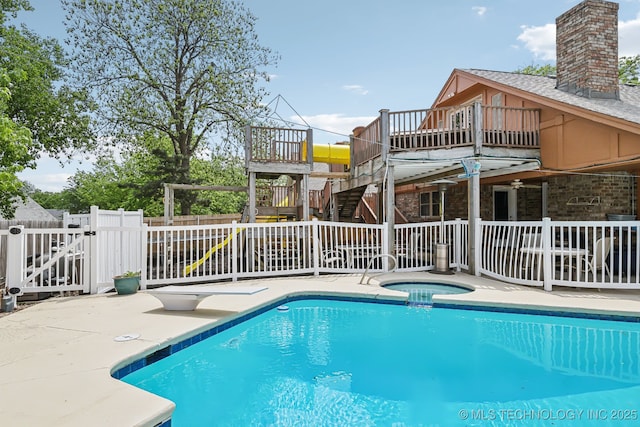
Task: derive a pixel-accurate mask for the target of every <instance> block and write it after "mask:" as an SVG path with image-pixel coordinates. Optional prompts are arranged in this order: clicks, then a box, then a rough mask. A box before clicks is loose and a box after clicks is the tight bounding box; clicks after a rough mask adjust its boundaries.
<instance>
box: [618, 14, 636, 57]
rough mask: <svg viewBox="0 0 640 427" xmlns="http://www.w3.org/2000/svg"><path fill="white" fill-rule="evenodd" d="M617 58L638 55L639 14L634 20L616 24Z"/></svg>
mask: <svg viewBox="0 0 640 427" xmlns="http://www.w3.org/2000/svg"><path fill="white" fill-rule="evenodd" d="M618 38H619V40H620V45H619V46H618V56H635V55H639V54H640V13H638V16H636V18H635V19H631V20H629V21H619V22H618Z"/></svg>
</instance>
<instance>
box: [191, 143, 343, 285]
mask: <svg viewBox="0 0 640 427" xmlns="http://www.w3.org/2000/svg"><path fill="white" fill-rule="evenodd" d="M350 157H351V149H350V147H349V146H348V145H340V144H333V145H329V144H314V145H313V161H314V162H319V163H331V164H339V165H349V164H350V160H351V159H350ZM302 159H303V160H306V159H307V141H303V142H302ZM287 203H288V198H287V199H285V200H283V201H281V202H280V203H279V204H280V205H282V206H286V204H287ZM241 230H242V229H240V228H239V229H238V230H237V231H236V233H239V232H240V231H241ZM232 238H233V235H231V234H230V235H229V236H227V238H226V239H224V240H223V241H222V242H221V243H218V244H217V245H215V246H214V247H212V248H211V249H209V250H208V251H207V253H206V254H204V256H203V257H202V258H200V259H199V260H198V261H196V262H194V263H193V264H191V265H187V266H186V267H185V268H184V270H183V276H187V275H189V274H191V272H192V271H193V270H195V269H196V268H198V267H200V266H201V265H202V264H204V262H205V261H206V260H208V259H209V257H211V255H213V254H214V253H215V252H216V251H217V250H219V249H222V248H224V247H225V246H226V245H228V244H229V242H230V241H231V239H232Z"/></svg>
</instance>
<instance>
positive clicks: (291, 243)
mask: <svg viewBox="0 0 640 427" xmlns="http://www.w3.org/2000/svg"><path fill="white" fill-rule="evenodd" d="M65 224H66V225H67V227H66V228H63V229H24V228H23V227H13V228H12V229H11V230H0V257H3V258H4V260H5V261H6V264H7V266H8V267H7V273H6V283H7V288H8V289H11V290H12V292H13V293H14V294H15V295H19V294H22V293H25V292H48V291H64V290H75V291H79V292H91V293H96V292H100V291H101V290H106V289H110V288H111V287H112V286H113V280H112V279H113V276H115V275H117V274H121V273H123V272H126V271H140V272H141V276H142V283H141V284H142V288H143V289H144V288H146V286H147V285H153V286H160V285H166V284H180V283H198V282H210V281H219V280H234V281H235V280H238V279H242V278H249V277H268V276H284V275H287V276H293V275H310V274H314V275H318V274H322V273H358V274H362V273H364V272H366V271H369V272H371V273H372V274H375V273H378V272H385V271H390V270H395V271H428V270H432V269H434V267H435V263H436V259H435V254H436V251H435V245H436V243H447V244H448V245H449V252H448V257H449V263H448V265H449V267H450V268H454V269H456V270H457V271H460V270H461V269H468V266H469V264H470V261H471V260H470V259H469V256H470V253H469V249H468V248H469V245H468V236H469V224H468V222H467V221H466V220H461V219H456V220H453V221H445V223H444V230H441V225H440V223H439V222H428V223H413V224H398V225H396V226H395V228H394V229H393V230H389V226H388V224H386V223H385V224H376V225H372V224H354V223H340V222H328V221H317V220H313V221H301V222H281V223H252V224H247V223H237V222H233V223H231V224H213V225H200V226H161V227H148V226H147V225H145V224H144V223H143V215H142V211H138V212H124V211H122V210H118V211H104V210H99V209H98V208H97V207H95V208H92V211H91V214H89V215H85V216H71V215H70V216H67V217H66V218H65ZM638 225H640V222H637V221H602V222H575V221H551V220H550V219H548V218H546V219H543V220H542V221H524V222H506V221H505V222H500V221H482V220H478V221H477V223H476V230H477V232H476V234H475V235H476V239H477V240H476V242H475V247H476V252H475V256H476V259H475V260H473V261H474V263H475V265H476V266H478V271H477V274H479V275H484V276H488V277H492V278H495V279H498V280H501V281H504V282H508V283H516V284H522V285H529V286H540V287H544V289H546V290H551V289H552V287H553V286H573V287H585V288H611V289H640V280H639V273H640V258H639V256H638V255H639V254H640V245H639V243H640V242H639V241H638V239H637V228H638ZM391 237H393V239H394V245H393V247H391V245H390V238H391Z"/></svg>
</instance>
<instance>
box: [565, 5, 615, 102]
mask: <svg viewBox="0 0 640 427" xmlns="http://www.w3.org/2000/svg"><path fill="white" fill-rule="evenodd" d="M556 56H557V58H556V59H557V60H556V88H557V89H560V90H563V91H565V92H569V93H574V94H576V95H580V96H584V97H586V98H607V99H619V92H618V91H619V85H618V3H613V2H609V1H603V0H585V1H583V2H582V3H580V4H578V5H576V6H574V7H573V8H572V9H570V10H568V11H567V12H565V13H563V14H562V15H561V16H559V17H558V18H557V19H556Z"/></svg>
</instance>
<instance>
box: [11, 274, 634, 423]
mask: <svg viewBox="0 0 640 427" xmlns="http://www.w3.org/2000/svg"><path fill="white" fill-rule="evenodd" d="M360 277H361V275H359V274H357V275H355V274H354V275H335V276H334V275H332V276H320V277H312V276H305V277H289V278H270V279H260V280H248V281H242V282H237V283H224V284H225V285H231V286H235V285H237V286H251V285H261V286H267V288H268V289H267V290H265V291H262V292H259V293H256V294H253V295H214V296H211V297H209V298H207V299H205V300H204V301H203V302H201V303H200V305H199V306H198V308H197V309H196V310H195V311H165V310H163V309H162V304H161V303H160V301H159V300H158V299H156V298H155V297H153V296H152V295H150V294H147V293H145V292H139V293H137V294H133V295H122V296H120V295H115V294H106V295H91V296H88V295H87V296H79V297H65V298H53V299H50V300H47V301H44V302H41V303H39V304H36V305H33V306H32V307H29V308H26V309H23V310H20V311H18V312H15V313H12V314H10V315H8V316H4V317H2V318H0V396H2V397H1V399H0V424H2V425H10V426H30V427H31V426H68V427H75V426H82V427H85V426H89V425H90V426H155V425H158V424H159V423H161V422H163V421H165V420H166V419H168V418H169V417H170V414H171V412H172V410H173V403H171V402H170V401H168V400H166V399H163V398H161V397H158V396H155V395H152V394H150V393H147V392H145V391H143V390H140V389H137V388H135V387H133V386H130V385H128V384H126V383H124V382H122V381H119V380H116V379H114V378H112V377H111V372H112V371H114V370H115V369H118V368H120V367H122V366H125V365H127V364H128V363H130V362H132V361H134V360H136V359H138V358H140V357H141V356H143V355H146V354H149V353H152V352H154V351H156V350H159V349H161V348H163V347H166V346H167V345H170V344H174V343H177V342H180V341H181V340H182V339H184V338H186V337H189V336H191V335H194V334H197V333H199V332H202V331H206V330H208V329H210V328H212V327H213V326H215V325H216V324H219V323H224V322H225V321H226V320H228V319H230V318H235V317H239V316H241V315H242V314H243V313H246V312H247V311H251V310H253V309H255V308H258V307H261V306H265V305H268V304H271V303H273V302H275V301H278V300H280V299H282V298H284V297H286V296H287V295H292V294H293V295H300V294H302V295H304V294H313V295H318V294H340V295H349V296H362V297H365V298H378V297H384V298H393V299H406V294H405V293H401V292H396V291H392V290H389V289H384V288H381V287H380V286H378V285H379V284H380V283H381V282H382V283H385V282H388V281H404V282H407V281H414V280H420V281H429V282H435V283H455V284H459V285H463V286H466V287H470V288H473V289H474V290H475V291H474V292H470V293H465V294H458V295H446V296H445V295H441V296H436V297H435V298H434V299H435V300H436V301H441V302H445V303H450V304H463V305H466V306H476V305H477V306H486V305H490V306H499V307H517V308H529V309H542V310H545V311H562V312H588V313H597V314H606V315H625V316H634V317H640V292H637V291H619V290H618V291H602V292H598V291H597V290H592V291H590V290H576V289H569V288H556V289H555V290H554V291H553V292H545V291H543V290H542V289H539V288H530V287H524V286H517V285H510V284H505V283H502V282H498V281H494V280H489V279H486V278H480V277H475V276H469V275H467V274H462V273H459V274H455V275H436V274H431V273H391V274H386V275H380V276H375V277H374V278H372V279H371V280H370V284H369V285H360V284H359V281H360ZM218 285H220V284H212V285H211V286H218ZM138 334H139V338H137V339H134V340H130V341H124V342H119V341H116V340H114V339H115V338H116V337H120V336H123V335H138Z"/></svg>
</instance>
